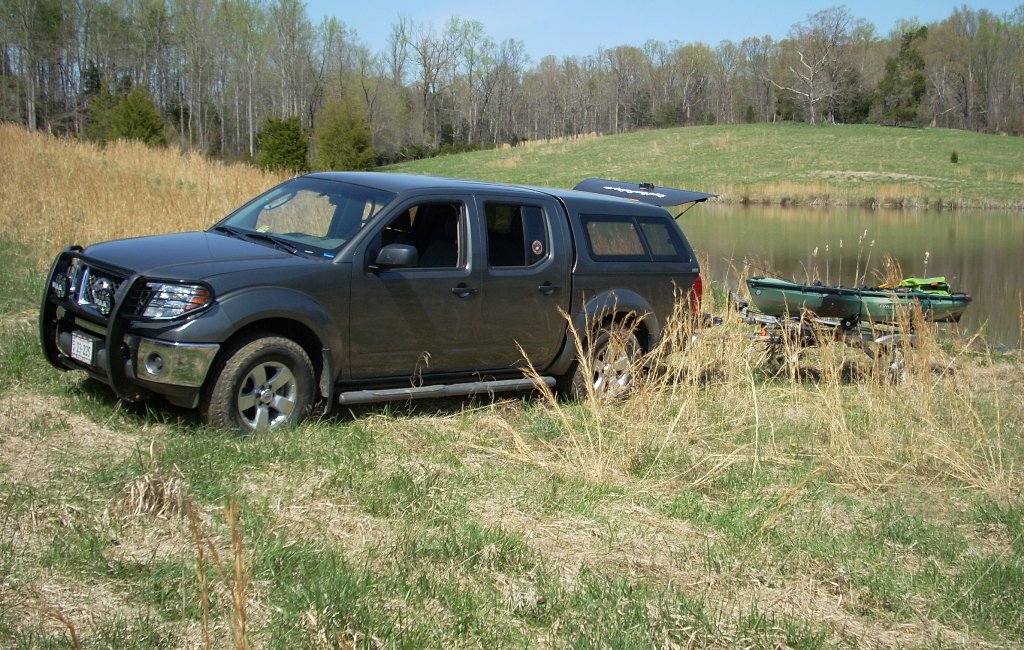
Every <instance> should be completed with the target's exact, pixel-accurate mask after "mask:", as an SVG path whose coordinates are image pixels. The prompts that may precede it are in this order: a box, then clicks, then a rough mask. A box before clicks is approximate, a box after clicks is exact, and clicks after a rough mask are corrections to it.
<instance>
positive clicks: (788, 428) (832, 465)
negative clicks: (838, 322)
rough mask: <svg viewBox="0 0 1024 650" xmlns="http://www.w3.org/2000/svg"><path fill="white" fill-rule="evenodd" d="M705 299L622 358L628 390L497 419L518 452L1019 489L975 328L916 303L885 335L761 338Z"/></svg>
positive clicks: (600, 477)
mask: <svg viewBox="0 0 1024 650" xmlns="http://www.w3.org/2000/svg"><path fill="white" fill-rule="evenodd" d="M719 303H720V304H717V305H714V306H713V309H715V310H716V312H717V313H719V314H724V315H725V322H724V324H722V325H721V326H715V327H710V328H705V327H696V326H695V324H694V321H693V320H692V319H691V318H690V317H689V315H688V314H687V313H686V311H685V309H680V310H679V311H678V312H677V313H676V314H675V315H674V317H673V318H672V319H671V320H670V321H669V325H668V327H667V332H666V336H665V337H664V338H663V339H662V340H661V341H660V342H659V343H658V344H657V345H656V346H655V347H654V348H653V349H651V350H649V351H647V352H646V354H644V355H642V356H641V357H639V358H637V359H635V361H634V365H633V369H632V373H633V374H634V376H635V377H636V378H637V380H636V381H635V383H634V384H633V386H632V389H631V391H630V393H629V394H628V396H627V397H625V398H618V399H607V398H605V397H603V396H601V395H599V394H593V393H592V394H589V395H588V396H587V397H586V398H585V399H583V400H581V401H579V402H576V403H572V402H566V401H564V400H560V399H557V397H556V395H555V394H554V393H553V392H551V391H543V395H544V398H545V401H546V404H547V409H548V411H549V413H550V414H551V421H552V422H553V426H554V427H555V428H556V429H557V430H558V433H559V434H560V435H559V436H558V437H556V438H553V439H552V438H545V439H539V440H532V441H531V440H530V439H529V438H528V437H526V436H524V435H522V434H519V433H516V432H512V435H513V437H514V438H515V448H516V450H517V451H516V453H517V455H518V456H519V457H520V458H521V459H523V460H526V461H527V462H530V463H535V464H543V465H546V466H548V467H549V468H551V469H553V470H556V471H560V472H562V473H565V474H567V475H572V476H583V477H586V478H587V479H589V480H592V481H596V482H607V481H610V482H613V483H614V482H634V481H637V480H640V481H642V482H643V481H646V482H650V484H651V485H652V487H653V486H655V485H658V486H662V487H666V486H668V487H671V486H680V487H688V488H704V487H706V486H709V485H711V484H712V483H714V482H715V481H716V480H718V479H720V478H722V477H723V476H724V475H725V474H726V473H727V472H730V471H732V470H734V469H736V468H737V467H743V468H746V469H747V470H749V471H751V472H755V473H756V472H759V471H762V470H770V469H773V468H774V469H779V468H782V469H784V468H789V467H794V466H807V467H809V469H808V470H807V471H808V472H813V473H814V474H815V476H818V475H821V476H824V477H826V478H827V480H829V481H831V482H832V483H834V484H837V485H840V486H843V487H844V488H847V489H851V490H854V491H858V492H862V491H863V492H878V491H886V490H891V489H894V488H898V487H902V488H906V487H907V486H909V485H918V486H920V485H934V484H940V485H943V486H946V487H949V488H951V489H955V490H959V489H967V490H977V491H981V492H983V493H985V494H986V495H988V496H990V497H992V498H996V499H1000V500H1001V499H1003V498H1007V497H1010V496H1011V495H1014V494H1016V493H1017V492H1018V491H1019V490H1020V486H1021V485H1022V479H1024V477H1022V475H1021V468H1020V467H1019V466H1018V465H1016V464H1015V463H1014V462H1013V460H1012V459H1013V458H1014V457H1015V456H1014V452H1013V449H1014V447H1013V445H1012V442H1011V440H1010V439H1009V437H1008V434H1009V431H1010V430H1011V429H1012V427H1013V426H1014V425H1013V423H1014V422H1019V421H1020V419H1021V417H1022V414H1024V403H1022V400H1021V398H1020V397H1019V396H1018V395H1016V394H1015V393H1014V392H1013V391H1007V389H1006V386H1002V387H1001V389H1000V391H1002V392H1000V391H994V392H993V391H991V390H990V389H989V388H986V386H990V382H993V381H1002V379H997V378H994V377H992V376H990V374H989V373H990V371H991V370H992V366H993V359H992V356H991V354H990V353H987V352H986V353H982V354H979V353H978V352H977V347H978V346H977V345H976V342H975V341H969V340H958V339H953V338H950V337H948V336H947V334H946V332H945V331H944V330H943V329H942V326H941V325H936V324H933V323H928V322H926V321H925V320H924V319H923V316H922V314H921V313H920V310H917V313H916V314H915V313H911V312H908V313H906V314H904V315H903V316H902V317H901V318H900V322H898V323H895V324H893V325H891V326H889V327H888V328H887V329H886V330H884V331H891V332H892V333H894V334H896V335H897V338H896V339H895V342H894V343H893V344H891V345H876V344H873V343H872V342H871V341H870V340H868V341H863V340H862V339H860V338H859V337H852V338H851V337H847V338H845V339H844V338H843V337H837V331H836V330H835V329H833V328H818V329H816V330H814V331H813V333H812V335H811V338H812V340H813V344H811V345H805V344H803V343H800V342H798V341H796V340H793V341H786V342H784V343H783V344H782V345H781V346H776V347H775V348H773V349H771V348H769V347H767V344H766V343H764V342H762V341H755V340H752V339H751V334H752V333H753V330H752V329H751V326H750V325H749V324H746V323H744V322H741V320H740V318H739V317H738V315H737V314H735V313H734V312H731V311H730V310H731V305H729V304H724V301H722V300H720V301H719ZM679 304H680V305H685V304H686V303H685V301H680V303H679ZM968 356H969V357H970V358H969V359H968ZM584 358H585V355H584ZM584 363H586V362H584ZM584 372H585V373H589V372H592V369H591V368H589V367H588V368H585V370H584ZM1017 386H1018V387H1019V382H1017ZM745 471H746V470H745Z"/></svg>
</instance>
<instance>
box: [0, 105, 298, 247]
mask: <svg viewBox="0 0 1024 650" xmlns="http://www.w3.org/2000/svg"><path fill="white" fill-rule="evenodd" d="M0 169H5V170H8V173H7V174H6V175H5V178H4V182H3V183H0V201H2V202H3V205H4V209H3V210H0V227H2V228H3V230H4V232H5V233H7V234H8V237H10V238H13V239H14V240H15V241H18V242H20V243H23V244H25V245H27V246H30V247H31V249H32V250H34V251H36V252H38V253H39V255H40V259H42V260H44V261H46V262H48V261H49V259H50V258H51V255H52V254H53V253H54V252H55V251H57V250H60V249H62V248H64V247H65V246H67V245H69V244H82V245H88V244H90V243H94V242H97V241H104V240H108V239H117V238H122V237H137V236H140V235H148V234H158V233H166V232H176V231H183V230H201V229H204V228H206V227H208V226H209V225H210V224H211V223H213V222H214V221H215V220H217V219H219V218H220V217H222V216H224V215H225V214H227V213H228V212H229V211H230V210H232V209H234V208H236V207H238V206H239V205H240V204H241V203H242V202H243V201H245V200H247V199H248V198H250V197H252V196H253V195H255V194H257V193H258V192H261V191H263V190H265V189H268V188H269V187H270V186H272V185H274V184H276V183H277V182H280V181H281V180H284V176H282V175H280V174H271V173H265V172H261V171H259V170H257V169H255V168H253V167H251V166H247V165H229V164H224V163H219V162H215V161H211V160H209V159H206V158H204V157H202V156H200V155H198V154H181V153H175V152H173V151H169V150H166V149H153V148H149V147H146V146H145V145H143V144H141V143H137V142H113V143H110V144H109V145H107V146H105V147H101V146H99V145H94V144H90V143H82V142H73V141H68V140H62V139H57V138H53V137H52V136H48V135H45V134H41V133H28V132H26V131H25V130H24V129H21V128H18V127H17V126H15V125H10V124H0ZM11 170H17V173H14V172H12V171H11ZM113 183H116V185H115V184H113Z"/></svg>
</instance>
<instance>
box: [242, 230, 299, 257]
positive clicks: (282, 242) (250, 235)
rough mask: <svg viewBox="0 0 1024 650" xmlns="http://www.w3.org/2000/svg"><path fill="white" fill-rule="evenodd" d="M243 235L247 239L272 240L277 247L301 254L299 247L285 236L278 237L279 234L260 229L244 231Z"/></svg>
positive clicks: (287, 251)
mask: <svg viewBox="0 0 1024 650" xmlns="http://www.w3.org/2000/svg"><path fill="white" fill-rule="evenodd" d="M242 236H243V237H245V238H246V239H259V240H261V241H265V242H270V243H271V244H273V245H274V246H276V247H277V248H279V249H281V250H283V251H284V252H286V253H291V254H292V255H298V254H299V249H298V248H295V247H294V246H292V245H291V244H290V243H289V242H288V240H287V239H285V238H284V237H278V236H277V235H271V234H270V233H267V232H259V231H250V232H243V233H242Z"/></svg>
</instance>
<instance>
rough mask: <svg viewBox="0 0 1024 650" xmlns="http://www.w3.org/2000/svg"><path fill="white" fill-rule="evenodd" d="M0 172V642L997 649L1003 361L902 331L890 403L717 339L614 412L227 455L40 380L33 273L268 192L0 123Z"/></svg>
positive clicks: (669, 362) (343, 424) (1005, 530)
mask: <svg viewBox="0 0 1024 650" xmlns="http://www.w3.org/2000/svg"><path fill="white" fill-rule="evenodd" d="M999 142H1001V141H999ZM592 144H599V145H600V146H601V147H605V146H607V145H606V143H603V142H598V141H595V143H592ZM551 146H557V145H551ZM567 146H568V145H567ZM607 151H608V155H611V151H612V150H611V149H608V150H607ZM520 153H522V152H520ZM495 155H496V154H495ZM459 160H463V159H460V158H451V159H448V162H449V163H454V162H455V161H459ZM460 164H461V163H460ZM519 164H520V165H521V167H520V168H519V171H520V172H521V173H523V174H524V175H525V174H526V173H527V165H526V163H525V161H524V162H520V163H519ZM0 169H2V170H3V181H2V183H0V192H2V196H0V198H2V199H3V200H2V201H0V228H2V229H0V276H2V277H3V278H4V282H3V283H2V284H0V307H2V308H3V314H2V315H0V340H2V341H3V343H2V344H0V376H2V377H3V378H4V381H3V382H0V575H2V580H0V647H11V648H33V649H35V648H67V647H116V648H170V647H235V648H243V647H261V648H263V647H266V648H332V647H334V648H336V647H344V648H349V647H365V648H377V647H408V648H421V647H441V646H444V647H488V648H493V647H527V646H528V647H566V646H573V647H578V646H597V647H757V648H775V647H778V648H781V647H799V648H824V647H836V646H839V647H857V648H863V647H962V648H979V647H981V648H1001V647H1019V645H1020V641H1021V639H1022V638H1024V618H1022V615H1021V612H1024V471H1022V468H1024V439H1022V437H1021V430H1022V428H1024V373H1022V372H1021V368H1022V366H1021V362H1020V360H1019V358H1018V357H1017V356H1016V355H996V354H992V353H991V352H989V351H988V350H986V349H985V348H984V346H982V345H979V344H978V342H969V341H950V340H945V339H942V338H940V337H939V336H938V334H937V333H936V331H935V330H933V329H932V328H923V329H921V330H919V332H918V334H919V336H920V337H921V341H922V345H921V348H920V351H919V353H916V354H913V355H911V356H910V357H909V358H908V363H907V368H906V378H905V381H903V382H901V383H899V384H893V383H891V382H890V381H889V379H888V373H886V372H885V368H884V366H876V364H874V363H872V361H871V360H870V359H869V358H868V357H867V355H865V354H864V353H863V352H861V351H858V350H853V349H851V348H848V347H844V346H840V345H829V346H825V347H822V348H821V349H816V350H809V351H805V352H804V353H803V354H800V355H797V354H796V351H795V350H787V351H786V355H785V358H787V359H790V360H791V361H790V362H782V363H777V362H775V361H770V360H766V359H765V358H764V349H763V348H762V347H759V346H757V345H754V344H752V343H750V342H749V341H748V340H747V338H746V337H745V335H746V334H747V333H748V332H749V330H748V328H746V327H744V326H741V325H740V324H738V323H735V322H729V323H727V325H726V326H724V327H723V328H721V329H719V330H715V331H713V332H711V333H707V334H706V335H705V336H703V337H702V338H700V339H699V340H698V341H697V342H696V343H695V344H693V345H690V346H689V347H687V348H686V351H685V353H678V352H676V353H674V354H672V355H670V356H661V357H659V358H658V361H659V362H660V364H659V366H660V367H662V368H665V369H666V370H667V371H668V372H666V373H665V374H664V375H659V376H658V377H657V378H656V379H655V380H652V381H651V382H650V383H649V384H648V385H645V386H643V387H641V389H640V390H639V391H638V392H637V393H636V394H635V395H633V396H632V397H630V398H629V399H627V400H625V401H622V402H618V403H614V404H602V403H599V402H596V401H583V402H581V403H578V404H568V403H562V402H558V401H555V400H553V399H550V396H532V395H525V396H517V397H512V398H504V399H498V400H493V401H492V400H486V399H482V400H466V401H462V400H445V401H427V402H422V403H417V404H397V405H390V406H366V407H360V408H358V409H353V410H351V411H348V410H346V411H343V412H339V411H335V412H333V413H331V414H329V415H326V416H323V417H319V418H317V419H315V420H314V421H313V422H310V423H308V424H306V425H304V426H302V427H299V428H297V429H294V430H291V431H282V432H275V433H273V434H271V435H268V436H264V437H259V438H249V439H239V438H234V437H231V436H228V435H225V434H223V433H220V432H216V431H210V430H206V429H204V428H203V427H202V426H201V425H200V424H199V423H198V422H197V421H196V420H195V419H194V416H193V414H192V413H190V412H186V411H179V410H175V409H172V408H170V407H167V406H166V405H163V404H159V403H154V404H149V405H147V404H142V405H128V404H123V403H120V402H118V401H117V400H116V399H114V398H113V397H112V396H111V394H110V392H109V391H107V390H106V389H104V388H103V387H101V386H97V385H95V384H94V383H93V382H90V381H86V380H85V379H84V378H82V377H81V376H78V375H77V374H74V373H69V374H67V373H58V372H57V371H55V370H54V369H53V368H50V367H49V366H48V365H47V364H46V363H45V362H44V361H43V358H42V355H41V353H40V351H39V344H38V335H37V333H36V308H37V307H36V306H37V303H38V297H39V292H40V290H41V286H40V285H41V283H42V276H41V274H42V271H41V269H42V268H44V267H45V266H46V264H47V262H48V260H49V258H50V256H51V255H52V254H53V252H54V250H56V249H57V248H59V247H61V246H63V245H65V244H66V243H68V242H69V241H94V240H96V239H102V238H105V237H108V236H112V235H125V234H139V233H144V232H156V231H164V230H173V229H181V228H194V227H201V226H203V225H205V224H207V223H209V222H210V221H211V220H212V219H213V218H214V217H215V216H216V215H218V214H220V213H222V212H223V211H225V210H226V209H227V207H228V206H230V205H234V204H237V203H239V202H240V201H241V200H242V198H243V197H244V196H247V195H249V194H252V193H254V192H256V191H258V190H259V189H262V188H263V187H265V186H266V185H269V184H270V183H272V182H274V180H275V179H274V178H272V177H269V176H266V175H263V174H261V173H259V172H256V171H254V170H251V169H247V168H244V167H226V166H223V165H218V164H213V163H209V162H207V161H203V160H200V159H196V158H189V157H179V156H176V155H173V154H169V153H167V152H153V151H149V150H146V149H144V148H141V147H138V146H129V145H121V146H118V147H113V148H110V149H107V150H99V149H95V148H93V147H89V146H84V145H79V144H70V143H65V142H57V141H54V140H50V139H47V138H45V137H42V136H28V135H26V134H24V133H21V132H20V131H18V130H16V129H10V128H6V127H2V126H0ZM576 172H577V170H568V171H566V172H565V173H566V174H569V173H572V174H573V177H574V178H575V177H576V176H578V175H583V174H577V173H576ZM605 172H608V173H607V174H605ZM613 172H621V173H613ZM587 173H590V172H589V171H588V172H587ZM594 173H597V174H601V175H619V176H621V175H626V176H631V177H635V176H641V177H644V176H645V175H644V174H642V173H641V172H639V171H637V170H636V169H629V168H620V169H618V170H610V169H605V170H604V171H602V170H600V169H597V170H595V172H594ZM517 180H522V181H526V182H537V181H539V180H540V179H533V178H519V179H517ZM654 180H663V179H654ZM686 185H693V186H701V187H702V188H703V185H702V184H699V183H698V184H694V183H686ZM704 189H720V188H715V187H707V188H704ZM712 293H713V292H712ZM719 297H720V296H719ZM714 307H715V308H716V309H717V310H718V311H719V312H720V313H724V305H722V304H718V305H715V306H714ZM673 338H674V339H675V340H678V341H688V340H689V332H688V331H686V330H685V329H683V330H680V331H678V332H677V335H676V336H675V337H673Z"/></svg>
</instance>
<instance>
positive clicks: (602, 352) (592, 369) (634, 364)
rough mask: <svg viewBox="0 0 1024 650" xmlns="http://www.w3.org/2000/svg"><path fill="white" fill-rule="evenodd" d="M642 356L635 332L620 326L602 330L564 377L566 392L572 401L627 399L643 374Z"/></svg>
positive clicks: (611, 326)
mask: <svg viewBox="0 0 1024 650" xmlns="http://www.w3.org/2000/svg"><path fill="white" fill-rule="evenodd" d="M640 354H641V348H640V341H638V340H637V338H636V334H635V333H634V332H633V330H632V329H628V328H626V327H623V326H622V325H620V324H618V323H613V324H611V325H609V326H607V327H602V328H601V329H600V330H599V331H598V332H597V335H596V336H594V337H593V339H592V340H591V344H590V345H589V346H588V349H587V350H586V352H585V353H584V358H583V359H580V360H577V362H576V363H575V364H573V369H572V370H571V371H570V372H569V374H568V375H567V376H566V377H565V384H566V388H567V392H568V393H569V395H570V397H572V398H573V399H584V398H586V397H588V396H589V395H593V396H594V397H596V398H598V399H617V398H620V397H625V395H626V394H627V393H628V392H629V390H630V388H632V386H633V385H634V383H635V381H636V375H637V373H638V372H640V368H639V367H638V366H639V359H640Z"/></svg>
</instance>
